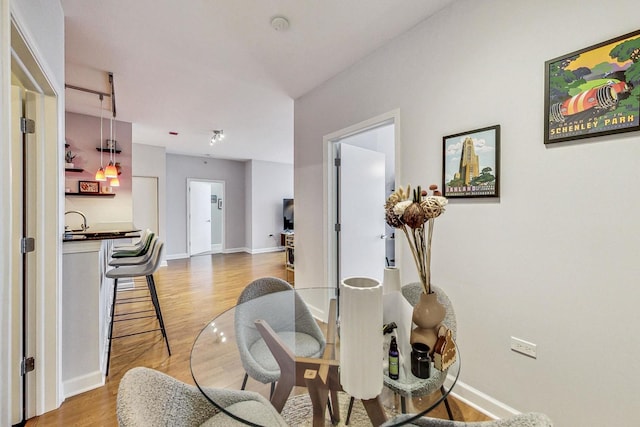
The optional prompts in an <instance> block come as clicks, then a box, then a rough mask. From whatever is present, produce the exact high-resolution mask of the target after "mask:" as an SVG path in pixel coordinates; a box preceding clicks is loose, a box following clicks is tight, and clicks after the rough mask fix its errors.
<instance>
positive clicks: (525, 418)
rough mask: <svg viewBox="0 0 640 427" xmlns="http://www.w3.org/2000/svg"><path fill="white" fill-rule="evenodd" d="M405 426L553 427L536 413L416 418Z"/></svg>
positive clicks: (403, 419) (402, 417)
mask: <svg viewBox="0 0 640 427" xmlns="http://www.w3.org/2000/svg"><path fill="white" fill-rule="evenodd" d="M411 417H413V415H410V414H405V415H399V416H397V417H395V418H393V419H391V420H389V421H387V422H386V423H384V424H382V427H384V426H390V425H398V424H399V423H400V422H407V421H408V420H409V419H411ZM402 425H407V426H416V427H553V423H552V422H551V420H550V419H549V417H547V416H546V415H545V414H540V413H537V412H527V413H524V414H519V415H515V416H513V417H509V418H504V419H500V420H494V421H475V422H464V421H451V420H441V419H437V418H427V417H423V418H418V419H416V420H413V421H411V422H409V423H408V424H402Z"/></svg>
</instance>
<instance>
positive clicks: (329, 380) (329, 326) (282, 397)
mask: <svg viewBox="0 0 640 427" xmlns="http://www.w3.org/2000/svg"><path fill="white" fill-rule="evenodd" d="M337 294H338V290H337V289H336V288H329V287H312V288H295V289H293V290H287V291H280V292H275V293H270V294H266V295H262V296H257V297H255V298H253V299H250V300H248V301H245V302H243V303H241V304H238V305H236V306H234V307H232V308H230V309H228V310H226V311H224V312H222V313H220V314H219V315H217V316H216V317H215V318H213V319H212V320H211V321H210V322H209V323H208V324H206V325H205V327H204V328H203V329H202V330H201V331H200V333H199V334H198V336H197V338H196V339H195V341H194V343H193V347H192V349H191V360H190V363H191V374H192V376H193V379H194V381H195V383H196V385H197V387H198V389H200V391H201V392H202V393H203V395H204V396H205V397H206V398H207V399H208V400H209V401H210V402H211V403H212V404H213V405H215V406H216V407H217V408H218V409H219V410H220V411H222V412H224V413H225V414H227V415H229V416H230V417H232V418H234V419H235V420H238V421H241V422H245V423H246V424H248V425H256V424H255V420H254V421H253V422H249V421H246V420H245V418H246V414H243V413H241V412H239V411H236V410H235V409H234V408H235V407H236V406H237V405H233V406H232V407H229V406H227V403H226V402H225V401H224V398H223V397H220V396H221V394H220V393H216V390H217V389H227V390H240V389H241V388H242V387H243V383H244V384H245V390H249V391H254V392H257V393H259V394H261V395H262V396H264V397H265V398H266V399H268V400H270V401H271V403H272V404H273V406H274V407H275V408H276V409H277V410H278V411H279V412H281V415H282V416H283V418H284V419H285V421H286V422H287V424H288V425H291V426H297V425H301V424H308V425H314V426H316V425H325V424H326V425H331V423H332V422H333V423H334V424H336V423H337V422H338V421H339V420H340V419H342V421H343V422H344V420H345V419H346V417H347V409H346V406H347V404H348V403H349V396H346V394H345V393H344V392H343V391H342V388H341V386H340V380H339V378H340V372H339V371H340V339H339V324H338V323H339V322H338V320H337V318H338V316H337V313H338V312H339V298H338V295H337ZM309 318H311V321H312V322H314V323H316V324H317V325H318V326H319V329H320V331H321V332H322V334H323V336H324V341H325V343H323V344H322V348H321V349H320V350H321V351H320V354H316V355H315V356H314V357H308V355H305V352H309V351H310V348H311V347H313V345H312V344H313V343H311V344H310V343H308V342H303V343H300V342H299V340H297V339H296V338H294V336H295V333H294V332H293V331H296V330H297V329H300V328H302V326H300V325H305V324H307V325H308V323H309ZM381 330H382V325H381ZM245 341H251V342H245ZM247 349H250V351H247ZM266 350H268V351H266ZM251 352H256V353H258V354H260V353H261V355H260V356H259V358H262V359H261V363H263V364H265V365H269V369H270V370H271V371H273V370H274V369H275V370H276V372H277V371H278V369H279V379H278V381H277V382H276V383H275V386H273V385H272V384H271V383H266V384H264V383H263V382H261V381H259V380H257V379H254V378H252V377H249V378H248V379H247V378H246V377H245V374H246V370H245V364H248V365H249V368H250V369H251V370H252V372H253V369H252V367H253V366H254V365H255V360H252V359H251V357H249V356H248V355H247V353H251ZM265 353H266V356H265ZM316 353H317V352H316ZM274 355H275V357H274ZM265 358H267V359H269V360H267V361H265V360H264V359H265ZM406 360H407V362H406V363H410V362H409V360H410V359H409V357H408V355H407V357H406ZM371 369H383V362H382V361H381V363H380V366H378V367H375V366H372V367H371ZM434 369H435V368H434V367H433V365H432V366H431V372H432V373H433V372H439V371H435V370H434ZM459 371H460V356H459V352H458V357H457V358H456V361H455V362H454V363H453V364H452V365H451V366H450V367H449V369H448V372H447V375H446V377H447V380H446V381H444V384H442V385H441V386H440V384H438V387H437V388H435V390H434V391H435V392H434V393H432V394H431V395H430V396H429V398H426V397H425V396H424V393H423V392H424V390H425V387H424V385H425V384H426V383H427V382H429V381H433V378H431V379H420V378H417V377H415V376H413V375H412V374H411V370H410V367H405V369H404V370H401V372H402V373H401V376H400V379H399V380H391V379H390V378H389V377H388V376H387V375H388V373H387V372H385V373H384V375H385V376H384V383H385V386H386V387H384V388H383V392H382V393H381V395H380V396H378V398H376V399H371V400H370V401H363V402H362V404H363V406H364V410H363V409H362V407H361V408H360V415H361V416H360V417H354V416H352V417H351V419H350V423H349V425H352V426H359V425H367V426H371V425H382V424H384V425H385V426H387V425H388V426H392V425H403V424H407V423H410V422H411V420H414V419H416V418H418V417H421V416H424V415H425V414H427V413H428V412H430V411H431V410H432V409H433V408H435V407H436V406H438V405H439V404H440V403H441V402H443V401H444V400H445V399H446V397H447V396H448V395H449V393H450V392H451V390H452V389H453V387H454V386H455V384H456V381H457V379H458V375H459ZM405 372H406V374H405ZM254 375H255V374H254ZM262 380H264V378H263V379H262ZM316 386H318V387H316ZM392 390H393V391H392ZM323 393H324V394H323ZM398 393H399V394H400V395H401V396H402V397H403V398H404V399H406V400H407V401H408V402H409V403H410V405H411V406H410V408H409V409H410V412H411V416H406V415H405V416H402V415H401V414H399V408H398V405H397V397H398ZM222 396H224V394H222ZM345 400H346V402H345ZM319 402H321V403H319ZM325 402H326V404H325ZM301 407H305V408H308V413H307V414H306V415H305V414H304V411H303V410H301V409H300V408H301ZM403 409H404V401H403ZM356 410H357V408H356V405H354V409H353V411H354V413H355V411H356ZM301 413H303V415H302V416H303V417H305V416H306V417H307V420H306V421H301V419H300V417H301ZM396 415H399V416H398V417H397V418H394V417H395V416H396ZM267 427H269V426H267Z"/></svg>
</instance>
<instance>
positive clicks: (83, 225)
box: [64, 211, 89, 231]
mask: <svg viewBox="0 0 640 427" xmlns="http://www.w3.org/2000/svg"><path fill="white" fill-rule="evenodd" d="M69 213H75V214H78V215H80V216H81V217H82V224H80V228H81V229H82V231H86V230H87V228H89V226H88V225H87V217H86V216H85V214H83V213H82V212H80V211H66V212H65V213H64V214H65V215H67V214H69ZM65 229H66V227H65Z"/></svg>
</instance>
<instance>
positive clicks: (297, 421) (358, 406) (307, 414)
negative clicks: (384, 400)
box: [282, 392, 397, 427]
mask: <svg viewBox="0 0 640 427" xmlns="http://www.w3.org/2000/svg"><path fill="white" fill-rule="evenodd" d="M338 401H339V402H340V422H339V423H338V424H335V425H336V426H344V425H346V424H345V421H346V419H347V410H348V409H349V395H348V394H346V393H342V392H340V393H338ZM384 410H385V412H386V413H387V417H388V418H392V417H394V416H395V415H397V412H396V411H395V410H393V409H391V408H387V407H385V408H384ZM282 417H283V418H284V419H285V420H286V421H287V424H288V425H290V426H291V427H306V426H311V425H312V419H313V408H312V406H311V399H310V398H309V395H308V394H300V395H297V396H293V397H291V398H290V399H289V400H287V403H286V405H284V409H283V410H282ZM333 425H334V424H331V418H330V416H329V411H328V410H327V411H326V412H325V426H327V427H329V426H333ZM370 425H371V421H370V420H369V416H368V415H367V411H366V410H365V409H364V406H363V405H362V402H361V401H359V400H357V399H356V401H355V402H354V404H353V410H352V411H351V418H350V420H349V426H353V427H359V426H370Z"/></svg>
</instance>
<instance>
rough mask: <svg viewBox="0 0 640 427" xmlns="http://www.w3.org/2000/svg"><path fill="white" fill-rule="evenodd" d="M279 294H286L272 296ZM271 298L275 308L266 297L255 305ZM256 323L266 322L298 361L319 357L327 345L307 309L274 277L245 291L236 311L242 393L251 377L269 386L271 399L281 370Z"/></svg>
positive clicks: (301, 301) (239, 299) (282, 282)
mask: <svg viewBox="0 0 640 427" xmlns="http://www.w3.org/2000/svg"><path fill="white" fill-rule="evenodd" d="M278 292H287V294H283V298H282V299H280V298H279V297H278V296H277V295H275V294H276V293H278ZM271 294H274V295H273V296H274V298H273V302H274V303H278V304H277V305H275V304H273V305H272V304H270V303H269V298H268V297H267V298H260V300H257V301H256V298H259V297H266V296H269V295H271ZM289 295H290V296H291V298H290V299H289V298H288V297H289ZM284 297H286V298H284ZM256 320H264V321H266V322H267V323H268V324H269V326H270V327H271V328H272V329H273V330H274V331H275V332H276V333H277V334H278V336H279V337H280V338H281V339H282V340H283V341H284V342H285V344H287V345H288V346H289V348H291V349H292V350H293V352H294V354H295V355H296V356H299V357H320V356H321V355H322V352H323V351H324V348H325V345H326V341H325V338H324V335H323V333H322V330H320V327H319V326H318V324H317V323H316V321H315V319H314V318H313V315H312V314H311V312H310V311H309V308H308V307H307V305H306V304H305V302H304V301H303V300H302V298H300V296H299V295H298V294H296V293H295V292H293V287H292V286H291V285H290V284H289V283H287V282H285V281H284V280H282V279H278V278H276V277H263V278H260V279H257V280H254V281H253V282H251V283H249V284H248V285H247V286H246V287H245V288H244V290H243V291H242V293H241V294H240V296H239V297H238V304H237V306H236V311H235V332H236V342H237V344H238V350H239V353H240V359H241V361H242V366H243V367H244V370H245V375H244V379H243V381H242V386H241V389H242V390H244V389H245V387H246V385H247V380H248V378H249V377H251V378H253V379H255V380H257V381H260V382H261V383H263V384H268V383H271V395H273V390H274V388H275V382H276V381H277V380H278V379H279V378H280V367H279V366H278V363H277V362H276V359H275V358H274V357H273V355H272V354H271V350H269V347H267V344H266V343H265V341H264V339H262V336H261V335H260V332H259V331H258V329H257V328H256V326H255V321H256Z"/></svg>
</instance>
